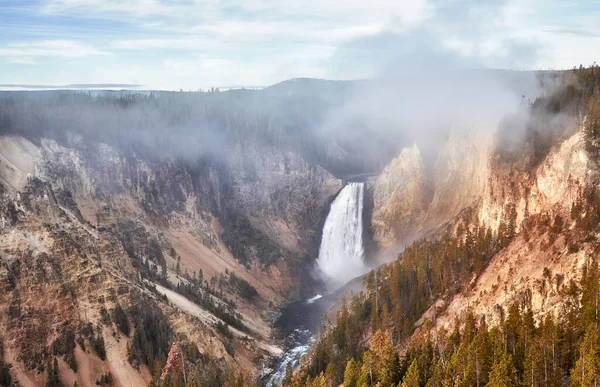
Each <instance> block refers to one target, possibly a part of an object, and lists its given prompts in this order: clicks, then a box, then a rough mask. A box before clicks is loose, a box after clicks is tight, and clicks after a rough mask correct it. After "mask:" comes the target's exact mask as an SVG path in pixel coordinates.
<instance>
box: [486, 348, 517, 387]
mask: <svg viewBox="0 0 600 387" xmlns="http://www.w3.org/2000/svg"><path fill="white" fill-rule="evenodd" d="M518 385H519V380H518V379H517V370H516V369H515V366H514V365H513V359H512V356H511V355H510V354H507V353H505V354H504V355H503V356H502V357H501V358H500V360H499V361H498V362H496V363H494V365H493V366H492V370H491V372H490V381H489V382H488V384H486V386H487V387H514V386H518Z"/></svg>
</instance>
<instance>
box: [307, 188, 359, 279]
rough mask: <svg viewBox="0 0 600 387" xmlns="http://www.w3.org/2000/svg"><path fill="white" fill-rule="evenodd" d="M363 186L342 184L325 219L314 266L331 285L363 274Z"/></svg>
mask: <svg viewBox="0 0 600 387" xmlns="http://www.w3.org/2000/svg"><path fill="white" fill-rule="evenodd" d="M364 187H365V185H364V183H349V184H348V185H346V186H345V187H344V189H342V191H341V192H340V193H339V194H338V196H337V197H336V198H335V200H334V201H333V203H332V204H331V209H330V210H329V214H328V215H327V219H326V220H325V226H324V227H323V237H322V239H321V248H320V249H319V259H318V260H317V263H318V265H319V268H320V269H321V272H322V273H323V275H324V276H325V280H326V281H327V282H329V283H330V284H331V285H342V284H344V283H346V282H347V281H349V280H350V279H352V278H354V277H358V276H359V275H362V274H364V273H365V272H366V271H367V267H366V266H365V264H364V262H363V259H364V254H365V252H364V249H363V239H362V234H363V223H362V212H363V197H364V189H365V188H364Z"/></svg>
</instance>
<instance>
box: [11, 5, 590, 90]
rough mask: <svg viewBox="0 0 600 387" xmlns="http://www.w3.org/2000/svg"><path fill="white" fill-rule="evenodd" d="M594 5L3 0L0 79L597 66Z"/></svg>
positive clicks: (212, 78) (169, 83) (192, 85)
mask: <svg viewBox="0 0 600 387" xmlns="http://www.w3.org/2000/svg"><path fill="white" fill-rule="evenodd" d="M599 20H600V2H598V1H541V0H490V1H485V2H484V1H475V0H446V1H442V0H411V1H402V0H370V1H365V0H343V1H342V0H246V1H243V2H239V1H232V0H181V1H178V0H129V1H120V0H39V1H15V0H8V1H7V0H0V84H38V85H40V84H41V85H64V84H73V83H78V84H80V83H127V84H134V83H135V84H142V85H145V86H146V87H147V88H157V89H167V90H170V89H180V88H183V89H186V90H195V89H198V88H209V87H211V86H215V87H217V86H221V87H226V86H234V85H247V86H252V85H268V84H272V83H275V82H278V81H281V80H285V79H289V78H293V77H319V78H329V79H351V78H364V77H371V76H375V75H377V74H378V73H379V72H381V71H382V69H384V68H385V67H386V66H391V65H393V64H394V63H398V62H404V61H406V60H414V58H424V59H423V60H432V61H433V60H437V61H440V62H442V63H446V62H451V63H460V64H461V65H463V66H466V67H493V68H498V67H501V68H512V69H533V68H535V69H539V68H544V69H548V68H552V69H562V68H571V67H573V66H575V65H579V64H580V63H582V64H584V65H587V64H591V63H593V62H594V61H598V62H600V22H599Z"/></svg>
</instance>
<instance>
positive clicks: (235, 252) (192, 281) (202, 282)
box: [0, 133, 341, 385]
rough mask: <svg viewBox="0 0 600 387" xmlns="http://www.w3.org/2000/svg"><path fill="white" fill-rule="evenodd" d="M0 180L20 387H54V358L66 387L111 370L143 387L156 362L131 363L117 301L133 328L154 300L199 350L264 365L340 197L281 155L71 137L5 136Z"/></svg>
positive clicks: (315, 172)
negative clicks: (219, 154)
mask: <svg viewBox="0 0 600 387" xmlns="http://www.w3.org/2000/svg"><path fill="white" fill-rule="evenodd" d="M0 179H1V181H0V183H1V187H2V197H1V204H0V207H1V210H0V220H1V221H0V224H1V225H2V228H1V230H0V245H1V246H2V254H1V257H2V269H1V276H2V283H3V284H5V285H4V286H3V288H2V297H1V304H2V306H1V307H2V309H3V313H2V316H3V317H2V319H1V321H0V324H2V332H4V335H3V337H2V342H3V349H4V356H5V359H6V361H7V363H10V364H12V366H13V368H12V371H11V372H12V374H13V376H14V377H15V378H16V380H18V381H19V382H20V383H21V384H22V385H41V384H44V380H45V379H46V378H47V377H48V376H47V375H48V372H49V371H47V367H45V365H46V363H47V362H48V361H49V359H51V358H53V357H54V356H55V357H56V358H57V359H58V371H59V373H60V378H61V380H63V381H65V382H68V383H71V384H72V383H74V382H75V381H77V382H78V383H79V384H80V385H93V384H95V383H96V381H97V380H98V379H99V378H101V377H102V375H104V374H105V373H106V372H108V373H110V375H112V377H114V378H115V380H116V382H117V383H119V384H121V385H140V384H145V383H147V382H148V381H149V378H150V370H151V367H152V363H151V362H150V363H148V362H145V361H144V360H143V358H140V359H138V358H137V357H135V356H134V355H132V353H133V352H132V349H131V347H132V345H134V344H132V343H131V340H134V341H135V340H138V339H137V338H136V337H134V336H131V334H130V333H129V332H127V334H126V333H125V332H123V331H121V330H119V328H118V326H117V325H116V324H117V319H116V317H115V315H114V313H115V312H114V311H115V308H117V305H118V307H119V308H120V307H122V308H124V309H125V310H126V315H127V316H129V317H128V319H130V320H131V321H133V324H134V325H135V324H136V323H135V316H134V315H133V313H135V312H134V310H135V306H136V305H137V304H139V303H140V302H145V301H142V300H146V299H147V300H150V302H152V304H153V305H156V306H154V307H158V308H159V309H157V312H156V313H159V314H160V315H161V316H164V319H165V321H169V324H170V325H171V326H172V327H173V328H174V329H175V330H176V331H177V332H179V333H180V334H186V335H187V336H188V337H189V338H191V339H193V340H194V341H195V342H196V343H198V345H199V347H200V349H201V350H202V351H203V352H206V353H209V354H212V355H213V356H217V357H223V358H224V359H225V361H226V362H238V363H239V364H241V365H242V366H243V367H242V368H245V369H249V370H254V369H256V368H257V367H259V366H260V364H261V363H260V361H259V360H260V358H261V357H264V358H265V359H267V358H268V357H269V356H272V355H277V354H278V353H279V349H278V348H277V347H276V346H274V345H273V344H272V343H271V341H270V337H271V336H270V327H269V319H270V317H271V314H270V313H272V312H273V311H274V310H275V307H276V305H280V304H282V303H283V302H284V300H286V299H292V298H294V297H297V296H298V295H300V294H301V293H302V285H303V282H302V281H303V280H304V279H306V278H308V279H309V278H310V277H309V276H308V275H307V271H306V269H305V268H304V266H307V267H308V266H310V260H308V258H309V257H311V256H316V253H315V249H316V247H315V246H316V244H317V243H318V240H317V239H318V235H319V231H320V230H318V229H317V228H318V227H319V224H320V222H321V217H322V216H323V211H325V207H326V206H327V203H329V201H330V198H331V197H332V196H333V195H334V194H335V193H336V192H337V191H338V190H339V189H340V188H341V181H340V180H338V179H336V178H335V177H333V176H332V175H331V174H329V173H328V172H326V171H325V170H324V169H323V168H321V167H319V166H317V165H314V164H310V163H309V162H307V161H305V160H304V159H303V158H302V157H300V156H298V155H297V154H295V153H293V152H290V151H285V150H281V149H278V148H275V147H269V146H259V145H253V144H248V145H238V146H236V147H234V148H233V149H231V150H230V153H229V154H228V155H227V157H226V158H224V159H222V160H218V161H215V160H210V159H199V160H198V161H196V162H190V161H189V160H183V161H182V160H180V159H178V158H176V157H165V158H160V159H156V158H148V157H144V156H142V155H141V154H138V153H135V152H129V151H127V149H119V148H118V147H115V146H112V145H108V144H106V143H102V142H97V141H90V140H89V139H86V138H84V137H83V136H79V135H76V134H72V133H71V134H68V136H67V140H66V141H62V142H61V143H60V144H59V143H58V142H57V141H56V140H54V139H48V138H38V139H36V143H33V142H32V141H30V140H27V139H25V138H24V137H21V136H2V137H0ZM196 284H197V285H196ZM180 288H181V289H185V290H180ZM251 289H255V290H254V291H252V290H251ZM253 292H256V296H254V295H253ZM248 293H249V294H248ZM202 294H204V296H202ZM208 294H210V296H208ZM199 295H200V296H202V297H209V300H210V299H212V300H210V301H202V299H201V298H200V299H196V298H195V297H198V296H199ZM223 322H225V323H227V324H228V325H229V326H230V328H229V329H230V330H227V331H223V329H222V328H220V327H219V324H222V323H223ZM139 329H140V328H139V327H136V331H139ZM230 331H231V332H233V333H227V332H230ZM65 340H66V342H65V343H63V341H65ZM149 340H153V339H149ZM100 342H102V345H101V346H102V348H100V349H98V348H97V347H98V346H100V344H98V343H100ZM57 343H61V344H57ZM75 343H80V344H77V345H76V344H75ZM71 345H73V347H71ZM154 345H159V344H157V343H155V344H154ZM59 347H60V348H59ZM63 347H65V348H63ZM128 348H129V349H128ZM167 350H168V348H167ZM155 355H156V358H157V359H159V358H160V356H162V355H163V354H161V353H159V352H157V353H156V354H155ZM132 356H133V357H132Z"/></svg>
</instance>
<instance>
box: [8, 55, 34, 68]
mask: <svg viewBox="0 0 600 387" xmlns="http://www.w3.org/2000/svg"><path fill="white" fill-rule="evenodd" d="M6 62H7V63H11V64H19V65H28V66H32V65H37V64H38V62H37V61H36V60H35V59H33V58H28V57H15V58H9V59H7V60H6Z"/></svg>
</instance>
